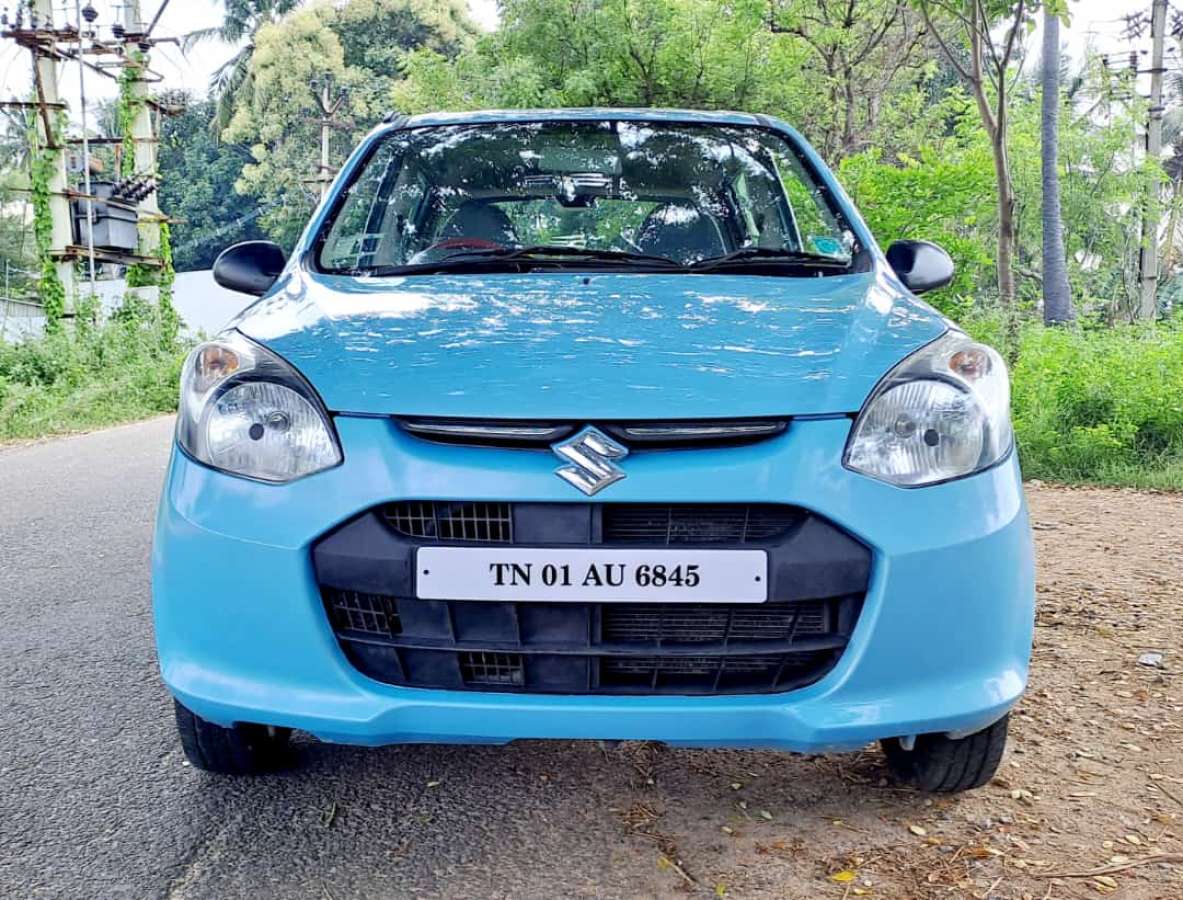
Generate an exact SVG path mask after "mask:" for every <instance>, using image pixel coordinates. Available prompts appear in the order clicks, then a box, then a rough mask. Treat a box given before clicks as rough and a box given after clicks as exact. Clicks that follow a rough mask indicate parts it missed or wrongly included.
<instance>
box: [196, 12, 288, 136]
mask: <svg viewBox="0 0 1183 900" xmlns="http://www.w3.org/2000/svg"><path fill="white" fill-rule="evenodd" d="M224 5H225V10H226V15H225V19H224V20H223V22H222V24H221V25H217V26H214V27H211V28H199V29H198V30H196V31H190V32H189V33H188V34H186V35H185V36H184V37H183V38H182V40H181V48H182V50H188V49H189V48H190V47H192V46H194V45H195V44H200V43H202V42H203V41H212V40H216V41H221V42H222V43H223V44H232V45H236V46H237V45H239V44H242V46H240V47H239V48H238V50H237V51H235V53H234V55H233V56H231V57H230V58H229V59H228V60H226V62H224V63H222V65H220V66H218V68H217V69H215V70H214V74H213V75H212V76H210V93H211V94H212V95H213V97H214V100H215V106H214V115H213V117H212V118H211V119H210V127H211V128H212V129H213V130H214V133H215V134H221V132H222V131H223V130H224V129H225V127H226V126H227V125H228V124H229V122H230V116H231V115H232V114H233V110H234V107H235V105H236V104H237V103H238V101H239V98H240V94H246V93H249V92H250V89H251V87H252V77H251V57H252V56H253V55H254V52H255V36H256V35H257V34H258V33H259V29H260V28H262V27H263V26H264V25H268V24H272V23H274V22H278V21H279V20H280V18H282V17H283V16H284V15H285V14H286V13H289V12H291V11H292V10H293V9H295V8H296V7H297V6H299V5H300V0H225V4H224ZM244 40H245V41H246V43H245V44H243V43H242V42H243V41H244Z"/></svg>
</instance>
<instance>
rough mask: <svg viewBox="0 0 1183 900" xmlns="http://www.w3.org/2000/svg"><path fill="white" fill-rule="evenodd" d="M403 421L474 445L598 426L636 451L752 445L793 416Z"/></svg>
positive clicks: (526, 443)
mask: <svg viewBox="0 0 1183 900" xmlns="http://www.w3.org/2000/svg"><path fill="white" fill-rule="evenodd" d="M398 422H399V424H400V425H401V426H402V427H403V429H405V430H406V431H407V432H409V433H410V434H412V435H414V436H415V437H418V438H422V439H424V440H430V441H438V442H443V443H448V444H468V445H473V446H503V447H516V448H527V449H528V448H547V447H550V446H551V445H552V444H555V443H558V442H559V441H561V440H564V439H566V438H568V437H570V436H571V435H573V434H575V433H576V432H577V431H579V430H580V429H582V428H583V427H584V426H585V425H588V424H594V425H595V426H596V427H597V428H600V429H601V430H603V431H604V432H605V433H607V434H610V435H611V436H612V437H614V438H616V439H617V440H619V441H621V442H622V443H624V444H625V445H626V446H628V447H630V448H633V449H676V448H693V447H709V446H713V445H720V444H731V443H751V442H752V441H760V440H766V439H768V438H772V437H776V436H777V435H779V434H781V433H783V432H784V431H785V429H786V428H788V426H789V420H788V419H787V418H768V419H742V420H741V419H701V420H685V421H669V422H637V421H630V422H595V423H588V422H574V421H573V422H558V421H546V420H531V419H521V420H510V419H488V420H482V419H431V418H402V419H399V420H398Z"/></svg>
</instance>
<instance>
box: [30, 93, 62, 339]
mask: <svg viewBox="0 0 1183 900" xmlns="http://www.w3.org/2000/svg"><path fill="white" fill-rule="evenodd" d="M63 120H64V116H63V115H62V114H61V113H59V114H58V115H57V121H56V123H55V124H56V128H57V130H58V131H59V132H60V131H62V130H63V126H64V121H63ZM59 143H60V142H59V141H58V140H57V139H56V136H55V134H53V133H50V134H47V135H46V136H45V142H44V143H42V141H41V140H40V139H39V138H38V135H37V128H36V126H35V125H34V126H33V127H32V128H30V129H29V188H30V193H31V195H32V200H33V239H34V243H35V244H36V248H37V264H38V268H39V269H40V272H41V278H40V282H39V284H38V293H39V294H40V296H41V304H42V306H43V308H44V309H45V330H46V331H47V332H51V333H52V332H57V331H60V330H61V328H62V315H63V314H64V313H65V311H66V288H65V286H64V285H63V284H62V280H61V278H59V277H58V270H57V261H56V260H55V259H54V258H53V213H52V212H51V211H50V207H49V195H50V192H49V182H50V181H51V180H52V178H53V175H54V172H55V170H56V168H57V165H58V163H59V161H60V157H61V152H62V151H61V150H60V149H59V147H58V146H56V145H58V144H59Z"/></svg>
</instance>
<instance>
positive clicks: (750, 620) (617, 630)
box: [324, 588, 861, 694]
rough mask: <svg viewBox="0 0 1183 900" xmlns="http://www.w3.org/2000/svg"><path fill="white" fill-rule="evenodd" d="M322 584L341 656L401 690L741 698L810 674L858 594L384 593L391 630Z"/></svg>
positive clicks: (839, 634) (836, 651) (834, 642)
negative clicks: (564, 596) (629, 597)
mask: <svg viewBox="0 0 1183 900" xmlns="http://www.w3.org/2000/svg"><path fill="white" fill-rule="evenodd" d="M345 593H348V592H343V591H339V590H336V589H332V588H326V589H324V597H325V604H326V606H327V607H328V609H329V610H330V614H331V616H332V621H333V625H334V629H335V630H336V633H337V637H338V639H339V640H340V642H341V645H342V647H343V648H344V650H345V653H346V655H347V656H348V657H349V659H350V660H351V662H353V664H354V665H355V666H356V667H357V668H358V669H360V670H361V671H362V672H363V673H365V674H366V675H368V676H370V677H371V678H374V679H377V680H378V681H384V682H388V683H390V684H398V685H405V686H409V687H425V688H443V689H451V690H457V689H460V690H499V691H515V692H518V691H528V692H535V693H601V694H603V693H615V694H619V693H689V694H707V693H751V692H760V691H778V690H781V691H783V690H791V689H793V688H797V687H801V686H803V685H805V684H809V683H810V682H813V681H816V680H817V679H818V678H820V677H821V676H822V675H824V674H825V673H826V672H828V671H829V670H830V668H831V667H832V666H833V665H834V663H835V662H837V660H838V657H839V656H840V655H841V652H842V650H843V648H844V647H845V645H846V642H847V639H848V637H849V632H850V629H851V627H852V626H853V623H854V621H855V619H856V618H857V615H858V608H859V606H860V605H861V598H859V597H839V598H834V599H827V600H811V601H799V602H790V603H776V602H770V603H764V604H758V605H740V604H673V603H671V604H611V603H609V604H595V603H586V604H585V603H525V602H523V603H484V602H476V601H456V600H454V601H441V600H418V599H413V598H412V599H408V598H395V597H383V598H381V604H380V605H381V607H382V608H383V609H387V610H389V611H390V612H389V613H388V614H387V617H386V619H385V621H386V622H388V623H389V625H390V630H389V631H387V632H386V633H380V632H379V631H377V630H375V627H374V626H375V624H376V622H377V621H378V620H376V619H372V618H366V619H364V620H362V621H361V622H359V621H358V620H357V619H356V618H355V616H354V615H352V614H350V615H345V614H343V613H342V610H343V609H350V610H351V609H352V608H351V604H352V603H353V601H352V600H350V601H346V602H343V601H342V599H341V595H342V594H345Z"/></svg>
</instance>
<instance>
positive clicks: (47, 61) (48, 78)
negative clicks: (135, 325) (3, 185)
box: [33, 0, 77, 323]
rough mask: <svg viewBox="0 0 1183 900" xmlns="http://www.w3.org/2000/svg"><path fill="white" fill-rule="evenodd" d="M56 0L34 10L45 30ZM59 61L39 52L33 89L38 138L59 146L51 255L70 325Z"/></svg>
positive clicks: (69, 231)
mask: <svg viewBox="0 0 1183 900" xmlns="http://www.w3.org/2000/svg"><path fill="white" fill-rule="evenodd" d="M53 7H54V4H53V0H35V2H34V4H33V11H34V13H35V14H36V15H37V18H38V20H39V22H40V23H41V24H42V25H43V27H44V28H45V29H46V30H49V29H51V28H52V27H53ZM58 74H59V66H58V60H57V59H56V58H55V57H54V56H51V55H50V54H48V53H37V54H35V55H34V57H33V86H34V87H35V88H36V91H37V102H38V103H39V104H40V106H41V115H40V116H38V117H37V136H38V137H39V138H40V140H41V141H42V146H45V147H59V148H61V150H62V152H60V153H59V154H58V157H57V161H56V162H55V163H54V166H53V171H52V172H51V173H50V176H49V185H48V187H49V212H50V217H51V218H52V220H53V233H52V238H51V240H50V253H51V254H52V255H53V257H54V259H55V260H57V262H56V263H55V266H56V268H57V275H58V280H60V281H61V283H62V287H63V288H64V289H65V298H64V301H63V304H62V307H63V308H62V314H63V318H64V319H65V320H66V322H67V323H70V322H71V321H72V319H73V315H74V300H75V297H76V295H77V290H76V289H75V285H74V262H73V259H72V258H71V257H70V255H69V249H68V248H69V247H70V246H71V245H72V244H73V243H74V229H73V225H72V223H71V222H70V200H69V198H68V197H67V195H66V191H67V189H68V187H69V184H68V182H67V180H66V153H65V147H64V146H63V145H64V144H65V138H66V136H65V133H64V132H65V129H64V127H63V128H55V127H54V117H56V116H57V114H58V112H59V111H61V110H64V109H65V107H64V105H63V104H62V99H61V95H60V93H59V90H58V88H59V84H58Z"/></svg>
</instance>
